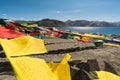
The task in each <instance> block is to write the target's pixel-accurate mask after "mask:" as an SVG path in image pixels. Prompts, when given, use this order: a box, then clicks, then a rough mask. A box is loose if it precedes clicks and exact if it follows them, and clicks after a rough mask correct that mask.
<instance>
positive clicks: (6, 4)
mask: <svg viewBox="0 0 120 80" xmlns="http://www.w3.org/2000/svg"><path fill="white" fill-rule="evenodd" d="M0 3H1V4H0V17H1V18H8V19H26V20H41V19H44V18H51V19H57V20H62V21H66V20H68V19H71V20H90V21H95V20H97V21H110V22H114V21H120V0H0Z"/></svg>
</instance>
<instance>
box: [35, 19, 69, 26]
mask: <svg viewBox="0 0 120 80" xmlns="http://www.w3.org/2000/svg"><path fill="white" fill-rule="evenodd" d="M36 23H37V24H38V26H49V27H59V26H68V25H67V24H66V23H65V22H62V21H59V20H54V19H43V20H40V21H37V22H36Z"/></svg>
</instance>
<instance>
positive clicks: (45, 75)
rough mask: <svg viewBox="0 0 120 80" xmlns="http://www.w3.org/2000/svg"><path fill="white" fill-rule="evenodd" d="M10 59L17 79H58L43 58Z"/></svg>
mask: <svg viewBox="0 0 120 80" xmlns="http://www.w3.org/2000/svg"><path fill="white" fill-rule="evenodd" d="M9 60H10V63H11V65H12V67H13V70H14V72H15V74H16V77H17V80H56V79H55V76H54V74H53V73H52V71H51V70H50V68H49V67H48V65H47V64H46V62H45V61H44V60H43V59H38V58H30V57H16V58H9Z"/></svg>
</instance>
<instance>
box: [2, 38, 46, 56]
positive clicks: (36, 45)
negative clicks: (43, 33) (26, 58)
mask: <svg viewBox="0 0 120 80" xmlns="http://www.w3.org/2000/svg"><path fill="white" fill-rule="evenodd" d="M0 43H1V45H2V47H3V49H4V51H5V53H6V55H7V57H10V56H21V55H30V54H43V53H46V52H47V50H46V48H45V45H44V41H43V40H41V39H37V38H33V37H31V36H22V37H19V38H14V39H11V40H5V39H1V40H0Z"/></svg>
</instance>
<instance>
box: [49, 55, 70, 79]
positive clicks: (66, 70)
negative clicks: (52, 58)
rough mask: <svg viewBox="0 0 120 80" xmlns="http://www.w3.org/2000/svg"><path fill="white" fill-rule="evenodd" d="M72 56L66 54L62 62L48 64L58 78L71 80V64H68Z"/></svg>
mask: <svg viewBox="0 0 120 80" xmlns="http://www.w3.org/2000/svg"><path fill="white" fill-rule="evenodd" d="M70 57H71V56H70V55H69V54H66V55H65V56H64V58H63V60H62V61H61V62H60V63H54V62H50V63H49V64H48V65H49V67H50V68H51V70H52V72H53V73H54V74H55V76H56V78H57V80H71V75H70V66H69V64H68V60H69V59H70Z"/></svg>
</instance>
